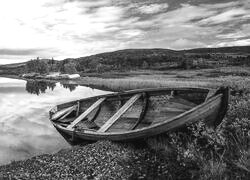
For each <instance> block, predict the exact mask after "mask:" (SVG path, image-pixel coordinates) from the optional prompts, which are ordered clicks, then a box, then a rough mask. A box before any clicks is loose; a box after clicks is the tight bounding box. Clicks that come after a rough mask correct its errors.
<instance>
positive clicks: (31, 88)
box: [26, 81, 56, 95]
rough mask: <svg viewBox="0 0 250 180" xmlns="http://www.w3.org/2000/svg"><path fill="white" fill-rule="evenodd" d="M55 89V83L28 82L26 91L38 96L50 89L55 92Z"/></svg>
mask: <svg viewBox="0 0 250 180" xmlns="http://www.w3.org/2000/svg"><path fill="white" fill-rule="evenodd" d="M55 87H56V83H54V82H45V81H27V83H26V91H27V92H28V93H30V94H36V95H39V94H41V93H45V92H46V90H47V89H48V88H49V89H51V90H52V91H53V90H54V88H55Z"/></svg>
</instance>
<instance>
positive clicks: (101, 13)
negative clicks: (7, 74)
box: [0, 0, 250, 64]
mask: <svg viewBox="0 0 250 180" xmlns="http://www.w3.org/2000/svg"><path fill="white" fill-rule="evenodd" d="M0 23H1V25H0V64H9V63H15V62H22V61H27V60H29V59H34V58H36V57H40V58H52V57H53V58H54V59H57V60H61V59H65V58H77V57H83V56H87V55H92V54H97V53H102V52H108V51H115V50H120V49H130V48H169V49H176V50H178V49H190V48H198V47H221V46H244V45H250V0H238V1H237V0H234V1H232V0H53V1H51V0H8V1H0Z"/></svg>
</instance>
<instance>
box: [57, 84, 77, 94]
mask: <svg viewBox="0 0 250 180" xmlns="http://www.w3.org/2000/svg"><path fill="white" fill-rule="evenodd" d="M61 86H62V87H64V88H65V89H69V90H70V92H72V91H74V90H75V89H76V87H77V86H78V85H77V84H62V83H61Z"/></svg>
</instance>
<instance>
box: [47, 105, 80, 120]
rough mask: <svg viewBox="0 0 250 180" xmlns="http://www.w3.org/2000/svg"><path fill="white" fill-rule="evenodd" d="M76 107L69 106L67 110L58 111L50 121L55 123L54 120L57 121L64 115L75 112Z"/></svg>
mask: <svg viewBox="0 0 250 180" xmlns="http://www.w3.org/2000/svg"><path fill="white" fill-rule="evenodd" d="M76 108H77V106H76V105H74V106H70V107H68V108H64V109H62V110H60V111H58V112H57V113H55V114H54V115H53V116H52V118H51V120H52V121H55V120H58V119H59V118H60V119H61V117H64V116H65V115H69V114H70V113H71V112H72V111H74V110H76Z"/></svg>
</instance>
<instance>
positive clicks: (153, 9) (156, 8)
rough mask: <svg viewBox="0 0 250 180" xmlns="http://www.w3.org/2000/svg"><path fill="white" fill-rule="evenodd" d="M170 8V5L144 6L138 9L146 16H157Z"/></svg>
mask: <svg viewBox="0 0 250 180" xmlns="http://www.w3.org/2000/svg"><path fill="white" fill-rule="evenodd" d="M167 8H168V4H166V3H164V4H150V5H143V6H141V7H138V10H139V12H141V13H145V14H155V13H159V12H162V11H164V10H166V9H167Z"/></svg>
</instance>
